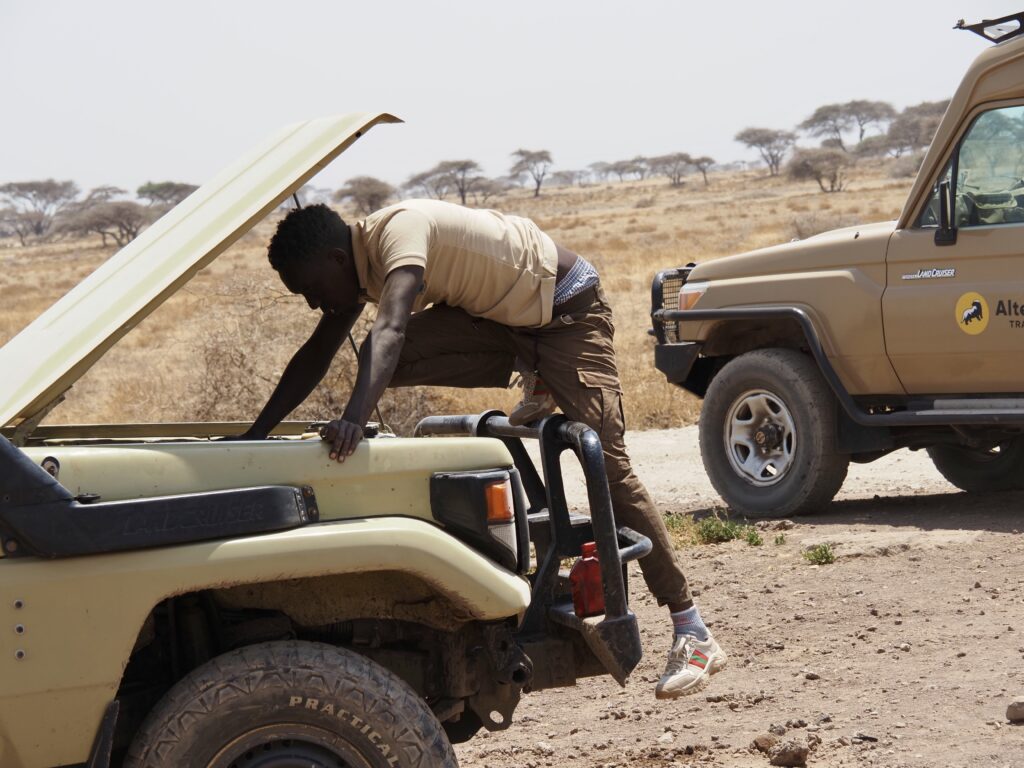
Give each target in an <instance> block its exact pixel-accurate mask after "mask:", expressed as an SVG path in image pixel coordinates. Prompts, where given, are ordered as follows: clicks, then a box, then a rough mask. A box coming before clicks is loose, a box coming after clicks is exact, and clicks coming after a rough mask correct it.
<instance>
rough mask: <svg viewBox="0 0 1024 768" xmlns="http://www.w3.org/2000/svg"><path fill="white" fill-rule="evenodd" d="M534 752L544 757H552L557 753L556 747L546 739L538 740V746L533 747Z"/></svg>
mask: <svg viewBox="0 0 1024 768" xmlns="http://www.w3.org/2000/svg"><path fill="white" fill-rule="evenodd" d="M533 753H534V754H535V755H541V756H542V757H551V756H552V755H553V754H555V748H554V747H552V746H551V745H550V744H548V743H547V742H546V741H538V742H537V744H536V746H534V748H533Z"/></svg>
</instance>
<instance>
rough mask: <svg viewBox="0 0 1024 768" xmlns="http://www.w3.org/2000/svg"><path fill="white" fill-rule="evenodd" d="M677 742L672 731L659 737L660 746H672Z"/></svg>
mask: <svg viewBox="0 0 1024 768" xmlns="http://www.w3.org/2000/svg"><path fill="white" fill-rule="evenodd" d="M675 740H676V735H675V734H674V733H672V731H666V732H665V733H663V734H661V736H659V737H658V743H659V744H671V743H672V742H673V741H675Z"/></svg>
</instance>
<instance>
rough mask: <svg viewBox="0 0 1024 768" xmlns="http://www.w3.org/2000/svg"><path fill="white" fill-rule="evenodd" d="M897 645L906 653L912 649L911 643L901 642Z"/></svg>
mask: <svg viewBox="0 0 1024 768" xmlns="http://www.w3.org/2000/svg"><path fill="white" fill-rule="evenodd" d="M896 647H897V648H899V649H900V650H901V651H903V652H904V653H906V652H907V651H909V650H910V643H900V644H899V645H898V646H896Z"/></svg>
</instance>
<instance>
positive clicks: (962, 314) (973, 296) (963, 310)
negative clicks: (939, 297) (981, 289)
mask: <svg viewBox="0 0 1024 768" xmlns="http://www.w3.org/2000/svg"><path fill="white" fill-rule="evenodd" d="M988 314H989V313H988V302H987V301H985V297H984V296H982V295H981V294H980V293H974V292H973V291H972V292H970V293H965V294H964V295H963V296H961V297H960V298H959V299H957V302H956V322H957V325H958V326H960V330H961V331H963V332H964V333H967V334H970V335H971V336H977V335H978V334H979V333H981V332H982V331H984V330H985V329H986V328H988Z"/></svg>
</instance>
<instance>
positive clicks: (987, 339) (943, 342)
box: [882, 104, 1024, 394]
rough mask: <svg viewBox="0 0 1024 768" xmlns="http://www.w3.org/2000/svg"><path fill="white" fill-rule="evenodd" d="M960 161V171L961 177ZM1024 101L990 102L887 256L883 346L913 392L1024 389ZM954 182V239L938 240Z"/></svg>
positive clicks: (971, 121) (971, 124)
mask: <svg viewBox="0 0 1024 768" xmlns="http://www.w3.org/2000/svg"><path fill="white" fill-rule="evenodd" d="M954 169H955V179H954V176H953V174H954ZM1022 177H1024V105H1022V104H1008V105H1005V106H998V107H992V108H988V109H982V110H980V111H979V112H978V113H976V114H974V115H973V116H972V117H971V118H970V119H969V120H967V121H965V128H964V130H963V132H962V135H961V138H960V139H959V141H958V142H957V143H956V144H955V145H954V149H953V152H952V155H951V157H950V158H949V161H948V162H947V163H946V165H945V168H944V170H943V172H942V173H941V174H939V177H938V178H936V179H935V183H934V188H933V190H932V193H931V196H930V198H929V199H928V200H927V201H925V204H924V205H923V206H922V208H921V211H920V212H919V213H918V215H917V218H916V221H915V223H914V224H913V225H912V226H910V227H908V228H906V229H901V230H897V231H896V232H895V234H894V235H893V237H892V238H891V239H890V241H889V248H888V251H887V254H886V263H887V267H886V272H887V285H886V290H885V293H884V295H883V297H882V312H883V326H884V330H885V344H886V351H887V353H888V355H889V359H890V360H891V361H892V365H893V368H894V369H895V370H896V374H897V375H898V376H899V378H900V381H901V382H902V383H903V386H904V388H905V389H906V391H907V393H908V394H943V393H945V394H977V393H1013V392H1021V391H1024V365H1022V360H1024V358H1022V353H1024V180H1022ZM942 181H948V182H950V183H951V192H952V199H953V201H954V205H953V222H954V224H955V227H956V239H955V242H953V243H951V244H945V245H943V244H940V243H939V242H937V240H936V232H937V230H938V222H939V188H940V183H941V182H942Z"/></svg>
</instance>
